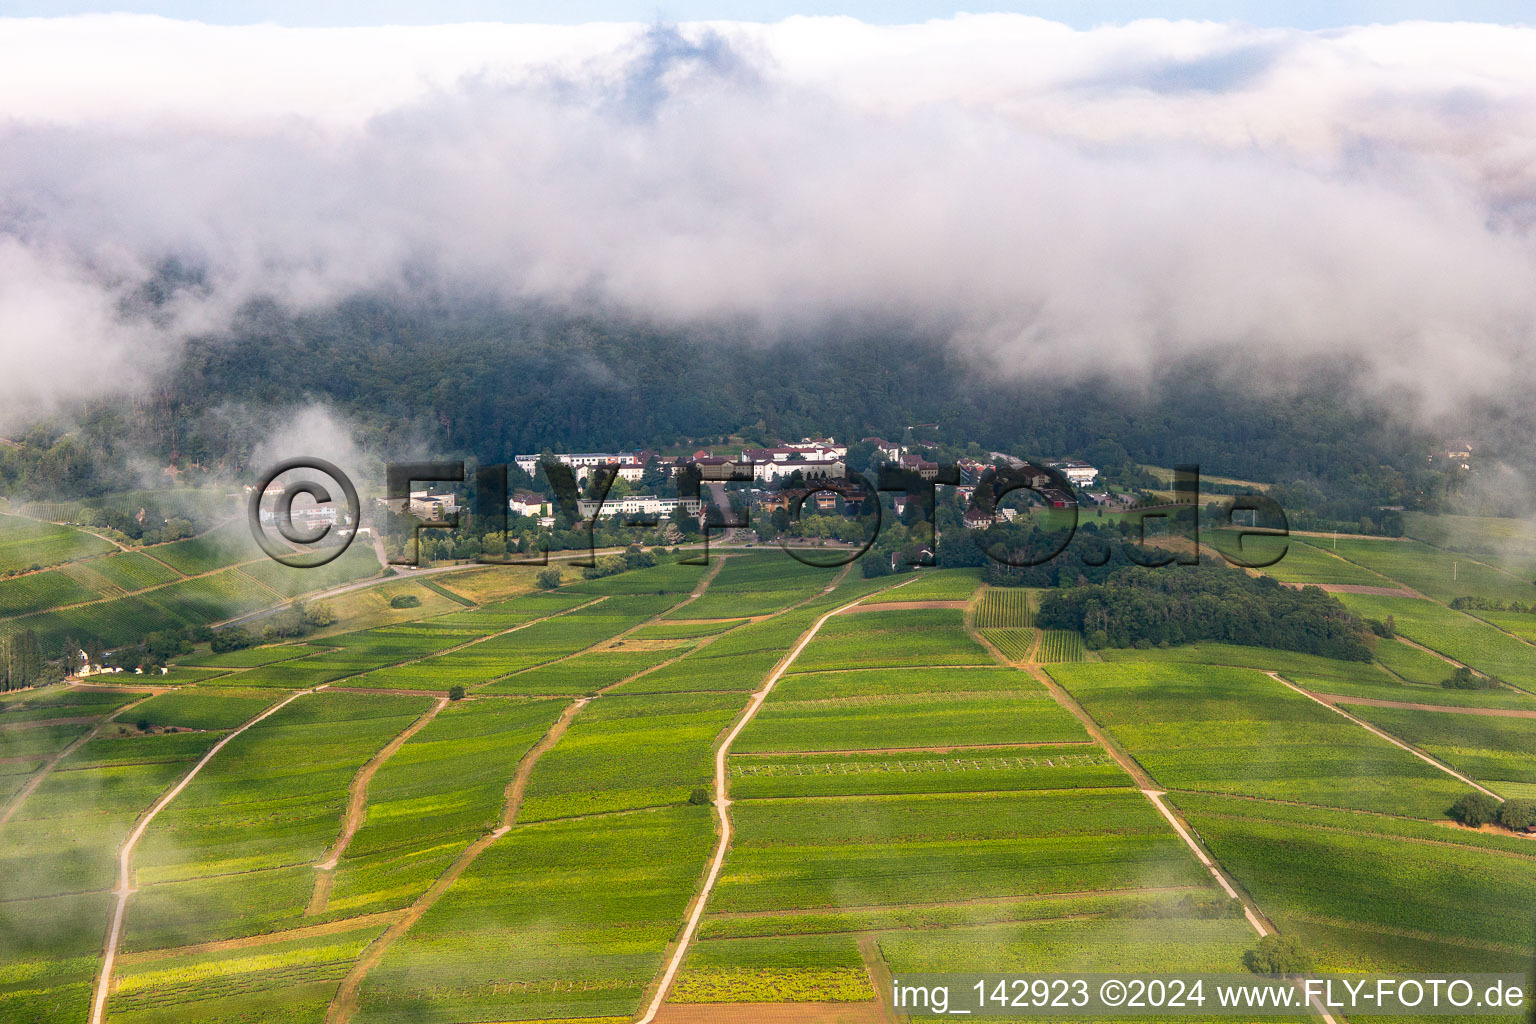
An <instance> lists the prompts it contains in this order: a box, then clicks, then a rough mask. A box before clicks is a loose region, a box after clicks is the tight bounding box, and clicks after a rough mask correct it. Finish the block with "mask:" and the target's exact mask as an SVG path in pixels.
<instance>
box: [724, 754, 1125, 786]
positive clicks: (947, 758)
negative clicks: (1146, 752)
mask: <svg viewBox="0 0 1536 1024" xmlns="http://www.w3.org/2000/svg"><path fill="white" fill-rule="evenodd" d="M730 772H731V795H732V797H733V798H737V799H743V800H747V799H754V798H780V797H805V796H881V795H896V794H903V793H966V792H987V793H1001V792H1007V791H1010V790H1050V789H1099V788H1103V787H1106V786H1123V785H1129V784H1130V777H1129V776H1127V775H1126V774H1125V773H1124V772H1123V771H1121V769H1120V768H1119V766H1118V765H1116V764H1115V762H1114V759H1113V758H1111V757H1110V756H1109V755H1108V754H1106V753H1104V752H1103V751H1102V750H1100V749H1098V748H1097V747H1096V746H1094V745H1093V744H1089V743H1078V744H1064V745H1060V746H1052V745H1044V746H1029V747H1007V746H995V747H986V748H982V749H969V750H947V751H895V750H889V751H880V752H878V753H862V754H830V755H825V754H824V755H821V756H816V755H813V754H736V755H734V756H733V757H732V758H731V766H730Z"/></svg>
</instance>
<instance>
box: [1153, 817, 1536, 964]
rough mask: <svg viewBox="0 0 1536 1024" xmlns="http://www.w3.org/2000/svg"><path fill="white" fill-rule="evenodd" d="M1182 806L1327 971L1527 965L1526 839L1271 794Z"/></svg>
mask: <svg viewBox="0 0 1536 1024" xmlns="http://www.w3.org/2000/svg"><path fill="white" fill-rule="evenodd" d="M1175 801H1176V803H1177V804H1178V806H1179V808H1180V809H1181V810H1182V811H1184V813H1185V814H1186V815H1187V816H1188V817H1189V820H1190V822H1191V823H1192V824H1193V825H1194V826H1195V827H1196V828H1197V829H1199V830H1200V834H1201V836H1203V837H1204V838H1205V840H1206V842H1207V843H1208V844H1209V845H1210V847H1211V850H1212V852H1213V853H1214V854H1215V855H1216V856H1217V857H1218V858H1220V859H1221V862H1222V863H1223V864H1224V865H1226V866H1227V868H1228V869H1229V870H1231V871H1232V872H1233V874H1234V875H1235V876H1236V877H1237V879H1238V881H1239V882H1240V883H1242V885H1243V887H1244V888H1245V889H1247V890H1248V891H1250V892H1252V893H1253V894H1254V896H1255V897H1256V898H1257V899H1258V900H1259V901H1260V903H1261V904H1262V905H1263V906H1264V907H1265V908H1266V909H1267V911H1268V912H1269V913H1270V914H1271V915H1273V916H1274V917H1276V919H1277V920H1278V922H1279V923H1280V926H1281V927H1282V928H1283V929H1285V930H1286V931H1288V932H1290V931H1294V932H1295V933H1296V934H1297V935H1299V936H1300V937H1301V938H1302V939H1303V941H1304V942H1305V943H1306V944H1307V945H1308V946H1309V947H1311V948H1312V949H1313V951H1314V954H1315V955H1316V956H1317V957H1318V960H1319V963H1318V967H1319V969H1322V970H1344V971H1359V970H1378V971H1379V970H1457V969H1460V970H1485V971H1494V970H1515V971H1523V970H1526V969H1527V968H1528V967H1529V965H1530V957H1531V954H1532V953H1533V952H1536V948H1533V940H1532V936H1531V931H1530V922H1531V920H1532V917H1533V915H1536V873H1533V872H1532V871H1531V861H1530V854H1529V853H1528V852H1518V844H1520V843H1522V842H1523V841H1522V840H1517V839H1511V840H1505V841H1504V843H1503V844H1500V845H1499V846H1489V845H1483V844H1481V843H1477V844H1474V843H1473V842H1472V839H1475V838H1476V834H1475V833H1466V832H1462V831H1458V830H1454V829H1450V828H1444V827H1440V826H1434V825H1418V824H1415V823H1412V822H1400V821H1396V820H1394V819H1391V818H1384V817H1382V816H1380V815H1365V814H1352V813H1348V812H1341V811H1323V810H1320V809H1316V808H1297V807H1286V806H1283V805H1276V804H1271V803H1267V802H1263V801H1252V800H1234V799H1230V798H1221V797H1212V796H1197V795H1194V794H1179V795H1177V796H1176V797H1175ZM1464 836H1468V837H1471V838H1469V839H1464V838H1463V837H1464ZM1509 843H1514V844H1517V846H1516V847H1514V848H1507V847H1508V844H1509ZM1525 845H1526V847H1527V849H1528V847H1529V844H1528V843H1527V844H1525ZM1394 939H1397V940H1399V941H1394ZM1401 940H1407V941H1401Z"/></svg>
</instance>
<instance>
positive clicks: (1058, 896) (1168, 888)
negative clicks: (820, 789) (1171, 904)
mask: <svg viewBox="0 0 1536 1024" xmlns="http://www.w3.org/2000/svg"><path fill="white" fill-rule="evenodd" d="M795 799H799V798H798V797H797V798H795ZM1202 891H1204V888H1203V887H1202V886H1198V885H1145V886H1138V887H1136V888H1134V889H1092V890H1088V891H1083V892H1035V893H1023V894H1019V895H1011V896H977V897H974V898H972V899H964V900H930V901H928V902H915V903H877V904H870V905H864V906H848V907H841V906H840V907H800V908H797V909H795V910H782V909H775V910H717V911H715V912H713V913H712V914H710V915H709V916H710V920H716V919H723V918H731V919H737V918H740V919H742V920H751V919H753V918H762V917H788V916H794V917H836V916H838V915H839V914H868V913H889V912H894V911H901V910H927V909H932V908H946V907H976V906H989V905H994V904H1010V903H1048V902H1050V901H1051V900H1070V899H1077V898H1079V897H1082V896H1139V895H1141V894H1143V893H1149V892H1202ZM890 930H891V931H905V930H906V928H905V927H900V928H892V929H890Z"/></svg>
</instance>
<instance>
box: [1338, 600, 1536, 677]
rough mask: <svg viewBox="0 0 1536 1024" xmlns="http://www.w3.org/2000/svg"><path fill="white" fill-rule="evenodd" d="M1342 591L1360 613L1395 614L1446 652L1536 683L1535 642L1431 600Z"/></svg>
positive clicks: (1403, 628)
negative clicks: (1524, 640) (1514, 635)
mask: <svg viewBox="0 0 1536 1024" xmlns="http://www.w3.org/2000/svg"><path fill="white" fill-rule="evenodd" d="M1339 596H1340V598H1341V599H1342V600H1343V601H1344V604H1345V605H1346V606H1348V608H1349V609H1350V610H1351V611H1353V612H1355V613H1357V614H1360V615H1367V616H1370V617H1372V618H1380V619H1385V618H1386V616H1388V615H1391V616H1392V617H1393V620H1394V621H1395V623H1396V625H1397V631H1398V632H1399V633H1400V634H1402V635H1403V636H1405V637H1407V638H1408V639H1410V640H1414V641H1416V642H1418V643H1420V644H1423V645H1424V646H1425V647H1428V648H1430V649H1432V650H1435V651H1438V652H1440V653H1441V654H1443V655H1445V656H1446V657H1448V658H1453V659H1455V660H1456V661H1459V662H1462V663H1464V664H1467V665H1471V666H1472V667H1473V668H1475V669H1477V670H1478V671H1480V672H1484V673H1487V674H1488V675H1493V676H1498V677H1499V678H1501V679H1504V680H1506V681H1507V682H1511V683H1514V684H1515V685H1516V686H1519V687H1522V688H1525V689H1528V690H1529V689H1536V647H1532V646H1531V645H1530V644H1528V643H1524V642H1522V641H1520V640H1518V639H1516V638H1515V637H1512V636H1510V635H1509V634H1508V633H1505V632H1503V631H1501V630H1499V629H1497V628H1495V627H1493V626H1490V625H1489V624H1488V623H1486V622H1484V621H1482V620H1481V619H1477V618H1473V617H1472V616H1470V615H1466V614H1464V613H1462V612H1457V611H1452V610H1451V609H1449V608H1447V607H1445V606H1444V605H1441V604H1435V603H1434V602H1432V601H1415V600H1413V599H1411V598H1405V597H1377V596H1374V595H1369V594H1341V595H1339Z"/></svg>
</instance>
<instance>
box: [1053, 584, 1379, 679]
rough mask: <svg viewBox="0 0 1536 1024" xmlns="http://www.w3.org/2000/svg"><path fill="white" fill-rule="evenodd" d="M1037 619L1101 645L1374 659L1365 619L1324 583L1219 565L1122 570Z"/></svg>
mask: <svg viewBox="0 0 1536 1024" xmlns="http://www.w3.org/2000/svg"><path fill="white" fill-rule="evenodd" d="M1035 624H1036V625H1037V626H1039V627H1040V628H1041V629H1072V630H1079V631H1081V632H1082V634H1083V636H1084V637H1085V638H1086V640H1087V642H1088V645H1089V646H1090V647H1093V648H1099V647H1131V646H1133V645H1134V646H1158V645H1167V646H1170V647H1171V646H1177V645H1179V644H1188V643H1197V642H1199V641H1202V640H1206V641H1214V642H1217V643H1226V644H1241V645H1244V646H1247V647H1273V648H1278V649H1280V650H1285V651H1300V652H1302V653H1305V654H1318V655H1322V656H1323V657H1327V658H1342V659H1344V660H1346V661H1370V660H1371V644H1372V640H1371V632H1370V629H1369V627H1368V626H1367V625H1366V624H1365V622H1364V620H1362V619H1361V618H1359V616H1357V615H1355V614H1353V613H1352V612H1350V611H1349V610H1348V609H1346V608H1345V607H1344V606H1343V605H1342V604H1340V603H1339V602H1338V601H1337V600H1335V599H1334V598H1332V597H1330V596H1329V595H1328V594H1326V593H1324V592H1323V591H1322V590H1321V589H1319V588H1317V587H1303V588H1301V589H1297V588H1294V587H1286V586H1282V585H1281V584H1279V583H1277V582H1275V581H1274V580H1273V579H1272V578H1270V577H1268V576H1259V577H1254V576H1249V575H1247V574H1246V573H1243V572H1240V571H1238V570H1235V569H1227V568H1225V567H1222V566H1219V565H1216V564H1209V563H1208V564H1202V565H1199V566H1179V567H1178V568H1177V569H1174V568H1169V569H1162V570H1159V569H1144V568H1140V567H1131V568H1124V569H1119V570H1117V571H1115V572H1114V573H1112V574H1111V575H1110V576H1109V577H1108V578H1107V579H1105V580H1104V581H1103V582H1102V583H1089V584H1085V585H1082V586H1077V587H1072V588H1070V589H1067V590H1057V591H1053V592H1051V593H1048V594H1046V595H1045V598H1044V599H1043V600H1042V601H1041V602H1040V611H1039V613H1038V614H1037V615H1036V616H1035Z"/></svg>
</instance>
